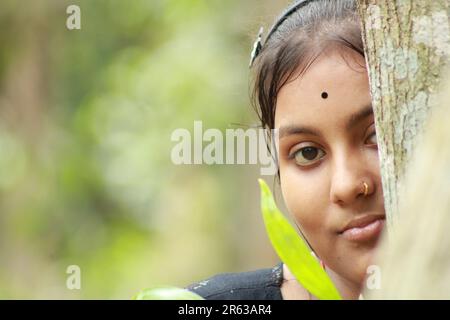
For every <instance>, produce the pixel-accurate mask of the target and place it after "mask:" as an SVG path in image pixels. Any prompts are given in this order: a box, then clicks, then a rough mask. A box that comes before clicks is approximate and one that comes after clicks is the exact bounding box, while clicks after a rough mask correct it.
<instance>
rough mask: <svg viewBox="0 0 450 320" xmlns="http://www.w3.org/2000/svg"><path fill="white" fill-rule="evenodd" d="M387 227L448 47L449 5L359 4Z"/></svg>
mask: <svg viewBox="0 0 450 320" xmlns="http://www.w3.org/2000/svg"><path fill="white" fill-rule="evenodd" d="M359 11H360V15H361V17H362V19H361V21H362V24H361V25H362V30H363V39H364V45H365V53H366V61H367V65H368V66H369V79H370V84H371V93H372V101H373V108H374V112H375V125H376V130H377V137H378V142H379V156H380V165H381V173H382V184H383V190H384V199H385V208H386V214H387V219H388V227H391V226H392V225H393V224H394V223H395V220H397V219H398V217H399V210H398V202H399V190H403V189H404V183H403V177H404V171H405V168H406V167H407V164H408V162H409V160H410V158H411V155H412V152H413V149H414V146H415V144H416V143H415V142H416V137H417V136H419V135H420V133H421V131H422V128H423V126H424V123H425V121H426V119H427V117H428V114H429V110H430V109H432V108H433V106H434V105H435V104H436V94H435V93H436V91H437V86H438V85H439V82H440V79H441V70H442V66H443V65H445V63H446V62H447V61H448V58H449V47H450V42H449V38H450V33H449V22H448V17H449V1H448V0H433V1H431V0H395V1H393V0H360V1H359Z"/></svg>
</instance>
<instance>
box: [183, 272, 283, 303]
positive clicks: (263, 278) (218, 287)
mask: <svg viewBox="0 0 450 320" xmlns="http://www.w3.org/2000/svg"><path fill="white" fill-rule="evenodd" d="M282 282H283V264H282V263H279V264H278V265H276V266H275V267H273V268H266V269H258V270H253V271H247V272H237V273H221V274H217V275H215V276H213V277H210V278H208V279H205V280H203V281H199V282H196V283H193V284H191V285H189V286H187V287H186V289H188V290H190V291H192V292H195V293H196V294H198V295H200V296H201V297H203V298H205V299H207V300H282V296H281V291H280V286H281V284H282Z"/></svg>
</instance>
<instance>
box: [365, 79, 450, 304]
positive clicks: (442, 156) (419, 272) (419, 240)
mask: <svg viewBox="0 0 450 320" xmlns="http://www.w3.org/2000/svg"><path fill="white" fill-rule="evenodd" d="M449 101H450V81H448V82H447V84H446V86H445V95H443V98H442V100H441V103H440V105H439V107H438V108H435V109H433V111H432V114H431V118H430V121H429V122H428V123H427V126H426V127H425V135H424V137H423V140H422V141H420V143H419V144H418V145H417V148H416V150H415V152H414V154H413V160H412V161H411V163H410V164H409V167H408V169H407V171H406V177H405V182H406V185H407V186H408V187H407V189H406V190H405V191H406V192H404V193H401V194H400V195H401V197H402V199H401V201H400V204H399V210H400V212H401V220H400V221H399V222H400V223H398V224H397V225H395V226H394V229H393V232H391V233H390V234H389V243H387V238H386V239H384V241H385V243H383V244H382V247H381V248H382V251H381V256H380V257H379V261H380V262H381V264H380V267H381V271H382V272H381V288H380V290H374V291H372V292H370V293H369V298H376V299H400V298H401V299H450V235H449V234H450V143H449V142H450V125H449V124H450V104H449Z"/></svg>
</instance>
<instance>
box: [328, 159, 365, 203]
mask: <svg viewBox="0 0 450 320" xmlns="http://www.w3.org/2000/svg"><path fill="white" fill-rule="evenodd" d="M333 160H334V161H333V166H332V174H331V186H330V201H331V202H332V203H336V204H339V205H350V204H351V203H352V202H354V201H355V200H356V199H357V198H359V197H364V191H365V190H364V189H365V187H364V182H365V183H366V184H367V187H368V190H367V195H369V194H370V193H371V190H372V191H373V181H372V179H370V175H368V174H367V173H368V166H369V164H368V163H367V159H366V158H365V157H363V156H362V155H361V154H360V153H349V152H348V151H346V152H345V153H344V152H342V153H341V154H340V155H338V156H335V157H334V159H333Z"/></svg>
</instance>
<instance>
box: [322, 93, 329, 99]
mask: <svg viewBox="0 0 450 320" xmlns="http://www.w3.org/2000/svg"><path fill="white" fill-rule="evenodd" d="M322 98H324V99H326V98H328V93H326V92H325V91H324V92H322Z"/></svg>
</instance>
